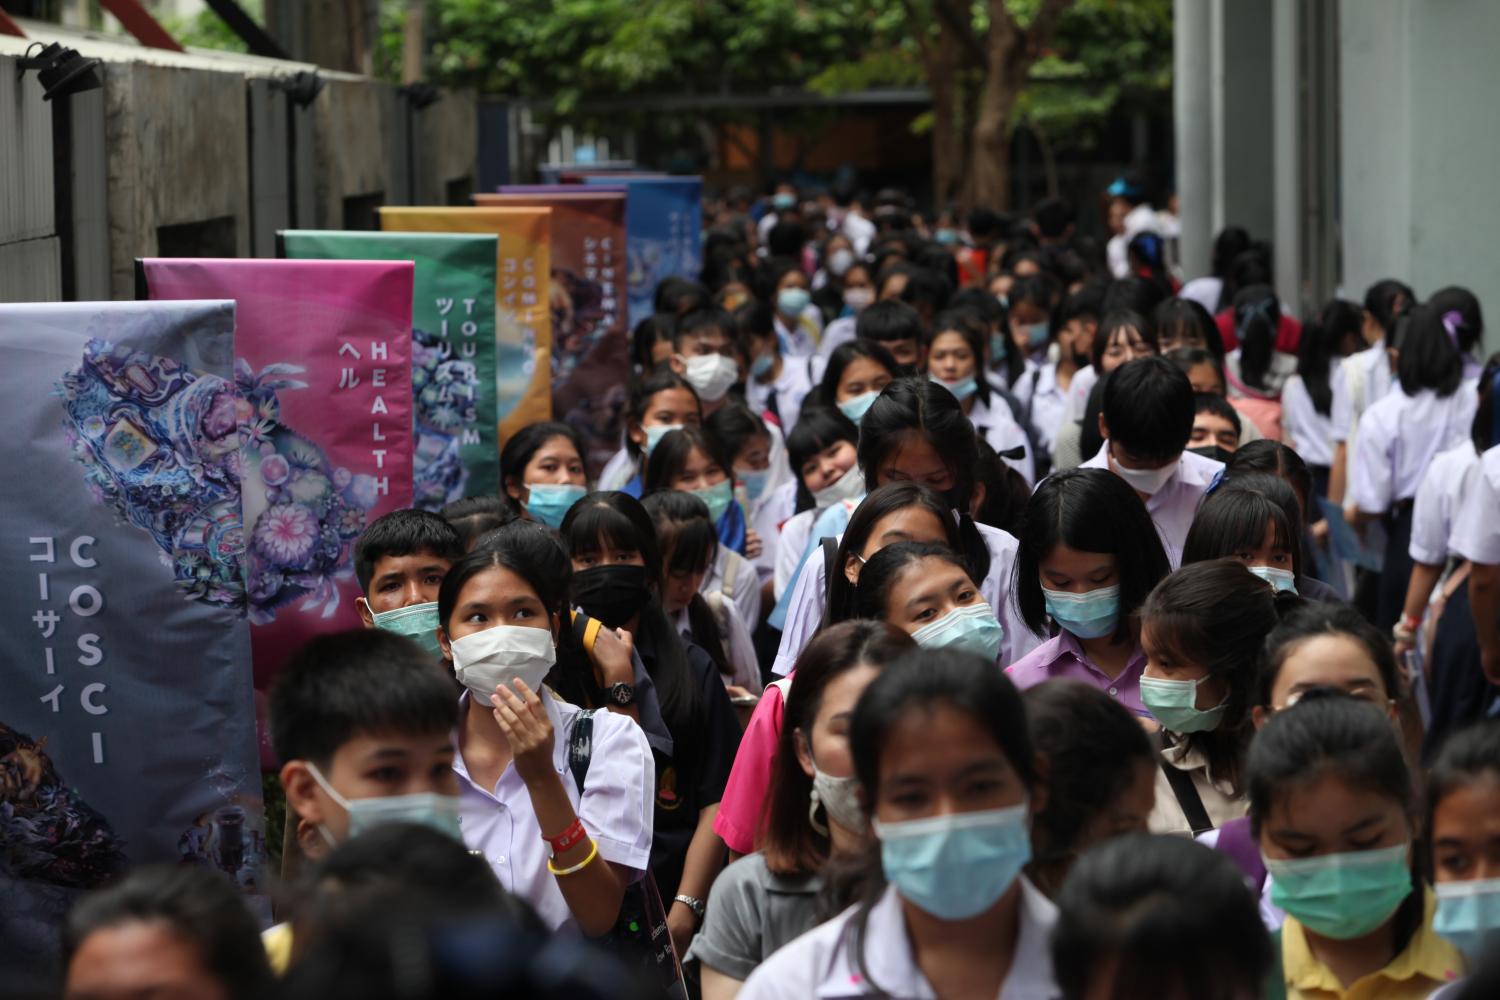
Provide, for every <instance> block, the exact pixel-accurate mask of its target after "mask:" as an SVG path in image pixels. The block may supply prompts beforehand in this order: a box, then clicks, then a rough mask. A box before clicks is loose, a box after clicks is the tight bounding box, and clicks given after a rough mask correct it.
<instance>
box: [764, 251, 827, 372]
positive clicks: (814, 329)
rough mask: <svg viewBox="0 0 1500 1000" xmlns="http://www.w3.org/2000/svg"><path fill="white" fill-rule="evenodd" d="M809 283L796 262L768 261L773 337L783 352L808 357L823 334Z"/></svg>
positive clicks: (820, 315) (785, 259) (784, 259)
mask: <svg viewBox="0 0 1500 1000" xmlns="http://www.w3.org/2000/svg"><path fill="white" fill-rule="evenodd" d="M810 286H811V283H810V282H809V281H808V280H807V274H806V273H805V272H804V271H803V270H802V265H801V264H800V263H799V262H798V261H795V260H792V259H790V258H778V259H777V260H774V261H772V262H771V297H770V301H771V303H772V311H773V312H774V314H775V316H774V322H775V325H776V336H777V337H778V338H780V340H781V350H782V352H783V353H785V354H797V355H801V356H802V357H808V356H810V355H811V354H812V353H813V352H814V351H816V350H817V349H818V341H819V340H821V339H822V337H823V314H822V313H820V312H819V311H818V307H817V306H815V305H813V304H812V292H811V291H810Z"/></svg>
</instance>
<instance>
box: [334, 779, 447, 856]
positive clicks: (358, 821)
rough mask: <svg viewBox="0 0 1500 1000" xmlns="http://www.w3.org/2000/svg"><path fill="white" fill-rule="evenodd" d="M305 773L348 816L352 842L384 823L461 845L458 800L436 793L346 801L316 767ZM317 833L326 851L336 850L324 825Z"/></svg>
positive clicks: (349, 833)
mask: <svg viewBox="0 0 1500 1000" xmlns="http://www.w3.org/2000/svg"><path fill="white" fill-rule="evenodd" d="M307 773H308V774H311V775H312V776H313V780H314V781H316V782H317V783H318V787H319V788H321V789H323V792H324V794H326V795H327V796H328V797H329V798H330V799H332V800H333V801H334V802H336V803H338V806H339V808H341V809H343V810H344V812H346V813H348V814H349V832H348V834H347V836H349V837H351V838H353V837H357V836H359V835H360V834H361V833H363V832H365V831H366V830H370V829H373V828H375V827H377V826H384V825H385V824H387V823H417V824H419V825H421V826H428V827H431V828H432V829H434V830H437V831H439V832H442V833H446V834H447V835H448V836H450V837H452V838H453V839H454V840H458V841H462V840H463V833H462V831H460V830H459V826H458V796H457V795H439V794H437V793H436V792H418V793H416V794H414V795H384V796H376V797H375V798H370V799H346V798H344V797H343V796H342V795H340V794H339V793H338V792H336V791H334V789H333V786H332V785H330V784H329V783H328V780H327V779H326V778H324V777H323V772H321V771H319V770H318V767H317V765H316V764H312V763H308V765H307ZM318 832H319V833H320V834H322V835H323V839H324V840H325V841H326V842H327V843H328V846H329V847H333V846H335V844H334V841H333V835H332V834H331V833H329V832H328V828H327V827H326V826H324V825H323V824H321V823H320V824H318Z"/></svg>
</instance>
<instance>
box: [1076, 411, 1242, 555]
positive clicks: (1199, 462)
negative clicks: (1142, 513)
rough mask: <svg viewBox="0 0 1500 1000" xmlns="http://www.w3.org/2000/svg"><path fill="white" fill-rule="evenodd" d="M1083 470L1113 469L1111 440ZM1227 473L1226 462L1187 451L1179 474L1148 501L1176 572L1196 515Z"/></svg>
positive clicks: (1180, 465)
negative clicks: (1217, 480) (1209, 491)
mask: <svg viewBox="0 0 1500 1000" xmlns="http://www.w3.org/2000/svg"><path fill="white" fill-rule="evenodd" d="M1080 468H1084V469H1109V440H1108V439H1107V438H1106V439H1105V441H1104V445H1103V447H1101V448H1100V449H1099V453H1098V454H1097V455H1095V456H1094V457H1093V458H1091V459H1089V460H1088V461H1087V462H1084V463H1083V465H1081V466H1080ZM1223 469H1224V463H1223V462H1216V461H1214V460H1213V459H1211V458H1204V457H1203V456H1202V455H1194V454H1193V453H1192V452H1190V451H1184V452H1183V453H1182V457H1181V458H1179V459H1178V460H1177V471H1176V472H1174V473H1172V477H1171V478H1170V479H1168V480H1167V481H1166V482H1165V483H1164V484H1162V488H1161V489H1159V490H1157V491H1156V492H1155V493H1153V494H1151V495H1150V496H1149V497H1147V498H1146V513H1148V514H1150V515H1151V522H1152V523H1153V524H1155V525H1156V533H1157V534H1158V535H1160V536H1161V544H1162V548H1164V549H1166V550H1167V560H1168V561H1169V562H1170V563H1171V564H1172V568H1173V569H1176V568H1177V567H1178V566H1181V565H1182V546H1183V544H1184V543H1186V542H1187V533H1188V528H1189V527H1191V526H1192V523H1193V515H1195V514H1197V513H1198V504H1199V502H1200V501H1202V499H1203V493H1204V491H1205V490H1207V489H1208V487H1209V484H1210V483H1212V482H1213V481H1214V476H1216V475H1218V474H1219V473H1220V472H1222V471H1223ZM1109 471H1111V472H1113V471H1114V470H1112V469H1109Z"/></svg>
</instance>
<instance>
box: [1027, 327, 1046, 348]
mask: <svg viewBox="0 0 1500 1000" xmlns="http://www.w3.org/2000/svg"><path fill="white" fill-rule="evenodd" d="M1049 333H1051V330H1050V329H1049V328H1048V326H1047V323H1046V321H1045V320H1043V321H1042V322H1040V323H1032V324H1031V325H1030V326H1028V327H1027V328H1026V344H1027V346H1029V347H1030V348H1031V349H1032V350H1035V349H1036V348H1038V347H1041V346H1042V345H1043V344H1045V343H1046V342H1047V336H1048V334H1049Z"/></svg>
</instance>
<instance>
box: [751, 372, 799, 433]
mask: <svg viewBox="0 0 1500 1000" xmlns="http://www.w3.org/2000/svg"><path fill="white" fill-rule="evenodd" d="M811 367H812V362H811V359H809V358H808V357H806V356H804V355H799V354H784V355H782V357H781V374H780V375H778V376H776V378H775V380H774V381H771V382H759V381H756V380H755V379H753V378H751V379H746V380H745V402H746V403H747V404H749V406H750V409H751V410H753V411H755V412H756V413H757V414H760V413H764V412H766V411H768V410H770V409H771V397H772V395H773V394H774V395H775V397H776V416H777V417H778V418H779V419H780V420H781V431H782V434H783V435H785V434H790V433H791V432H792V428H793V427H795V426H797V415H798V414H799V413H800V412H801V410H802V400H803V399H805V398H807V394H808V393H809V392H811V391H812V387H813V383H812V376H811V375H810V374H809V371H810V369H811Z"/></svg>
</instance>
